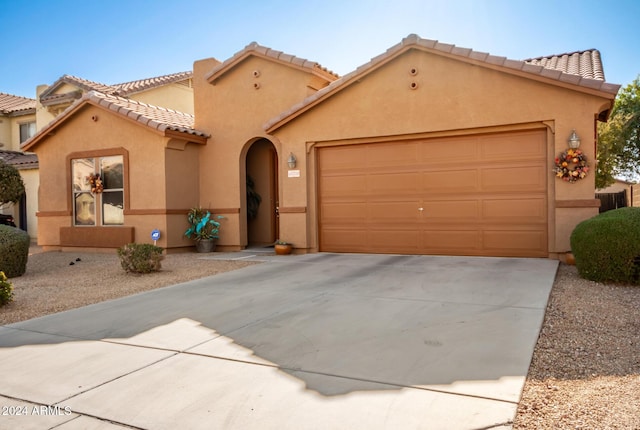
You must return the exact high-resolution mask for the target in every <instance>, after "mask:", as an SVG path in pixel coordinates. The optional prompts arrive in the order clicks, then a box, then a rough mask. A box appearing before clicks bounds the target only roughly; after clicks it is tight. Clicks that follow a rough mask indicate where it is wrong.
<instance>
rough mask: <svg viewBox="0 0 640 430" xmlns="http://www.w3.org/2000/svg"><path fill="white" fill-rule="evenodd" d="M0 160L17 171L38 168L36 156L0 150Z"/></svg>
mask: <svg viewBox="0 0 640 430" xmlns="http://www.w3.org/2000/svg"><path fill="white" fill-rule="evenodd" d="M0 160H3V161H4V162H5V163H7V164H9V165H11V166H13V167H15V168H16V169H18V170H22V169H37V168H38V156H37V155H36V154H25V153H24V152H19V151H4V150H0Z"/></svg>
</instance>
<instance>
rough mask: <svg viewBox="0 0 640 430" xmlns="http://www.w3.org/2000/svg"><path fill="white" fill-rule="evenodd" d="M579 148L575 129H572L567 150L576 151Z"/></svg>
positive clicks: (578, 139)
mask: <svg viewBox="0 0 640 430" xmlns="http://www.w3.org/2000/svg"><path fill="white" fill-rule="evenodd" d="M579 147H580V138H579V137H578V135H577V134H576V129H575V128H574V129H573V131H572V132H571V136H569V148H571V149H577V148H579Z"/></svg>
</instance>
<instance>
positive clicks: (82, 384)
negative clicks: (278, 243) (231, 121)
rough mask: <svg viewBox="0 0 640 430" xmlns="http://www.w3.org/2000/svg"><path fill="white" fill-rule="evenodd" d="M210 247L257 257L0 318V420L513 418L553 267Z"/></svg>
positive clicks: (149, 422) (450, 423) (506, 423)
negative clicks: (100, 298)
mask: <svg viewBox="0 0 640 430" xmlns="http://www.w3.org/2000/svg"><path fill="white" fill-rule="evenodd" d="M206 258H207V259H211V258H225V259H227V258H243V259H258V260H264V261H265V263H264V264H259V265H255V266H250V267H247V268H244V269H241V270H238V271H234V272H228V273H223V274H220V275H217V276H214V277H210V278H205V279H201V280H198V281H192V282H188V283H184V284H180V285H175V286H171V287H167V288H162V289H158V290H155V291H150V292H146V293H143V294H138V295H135V296H131V297H127V298H123V299H118V300H113V301H109V302H104V303H100V304H96V305H91V306H87V307H84V308H80V309H76V310H72V311H67V312H63V313H60V314H55V315H50V316H47V317H43V318H38V319H34V320H30V321H25V322H22V323H17V324H12V325H9V326H4V327H0V363H1V364H2V377H1V379H0V408H1V409H0V429H18V428H19V429H43V428H44V429H46V428H54V427H55V428H56V429H60V430H70V429H121V428H140V429H489V428H491V429H493V428H499V429H503V428H509V427H510V423H511V422H512V420H513V417H514V415H515V412H516V408H517V404H518V400H519V398H520V394H521V390H522V386H523V384H524V380H525V377H526V374H527V370H528V367H529V363H530V360H531V356H532V352H533V348H534V346H535V343H536V339H537V336H538V333H539V330H540V327H541V324H542V320H543V317H544V311H545V307H546V303H547V298H548V295H549V292H550V289H551V286H552V283H553V279H554V276H555V272H556V269H557V262H556V261H552V260H544V259H515V258H463V257H433V256H396V255H364V254H362V255H360V254H325V253H320V254H308V255H298V256H284V257H277V256H265V257H261V256H259V255H258V256H251V255H250V254H247V253H234V254H211V255H210V256H207V257H206ZM203 264H206V261H203Z"/></svg>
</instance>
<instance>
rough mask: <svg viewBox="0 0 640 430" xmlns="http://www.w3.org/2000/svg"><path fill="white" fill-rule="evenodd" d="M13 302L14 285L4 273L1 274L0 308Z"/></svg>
mask: <svg viewBox="0 0 640 430" xmlns="http://www.w3.org/2000/svg"><path fill="white" fill-rule="evenodd" d="M11 300H13V285H11V282H9V280H8V279H7V277H6V276H5V274H4V272H0V306H4V305H6V304H7V303H9V302H10V301H11Z"/></svg>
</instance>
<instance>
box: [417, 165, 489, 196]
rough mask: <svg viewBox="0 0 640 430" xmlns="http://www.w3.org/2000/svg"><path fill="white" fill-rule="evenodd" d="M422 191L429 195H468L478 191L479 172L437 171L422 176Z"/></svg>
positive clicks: (465, 170)
mask: <svg viewBox="0 0 640 430" xmlns="http://www.w3.org/2000/svg"><path fill="white" fill-rule="evenodd" d="M422 189H423V190H424V191H425V192H427V193H434V194H445V193H449V194H451V193H467V192H475V191H478V170H477V169H475V168H471V169H464V170H463V169H457V170H449V171H447V170H436V171H429V172H424V173H423V174H422Z"/></svg>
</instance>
